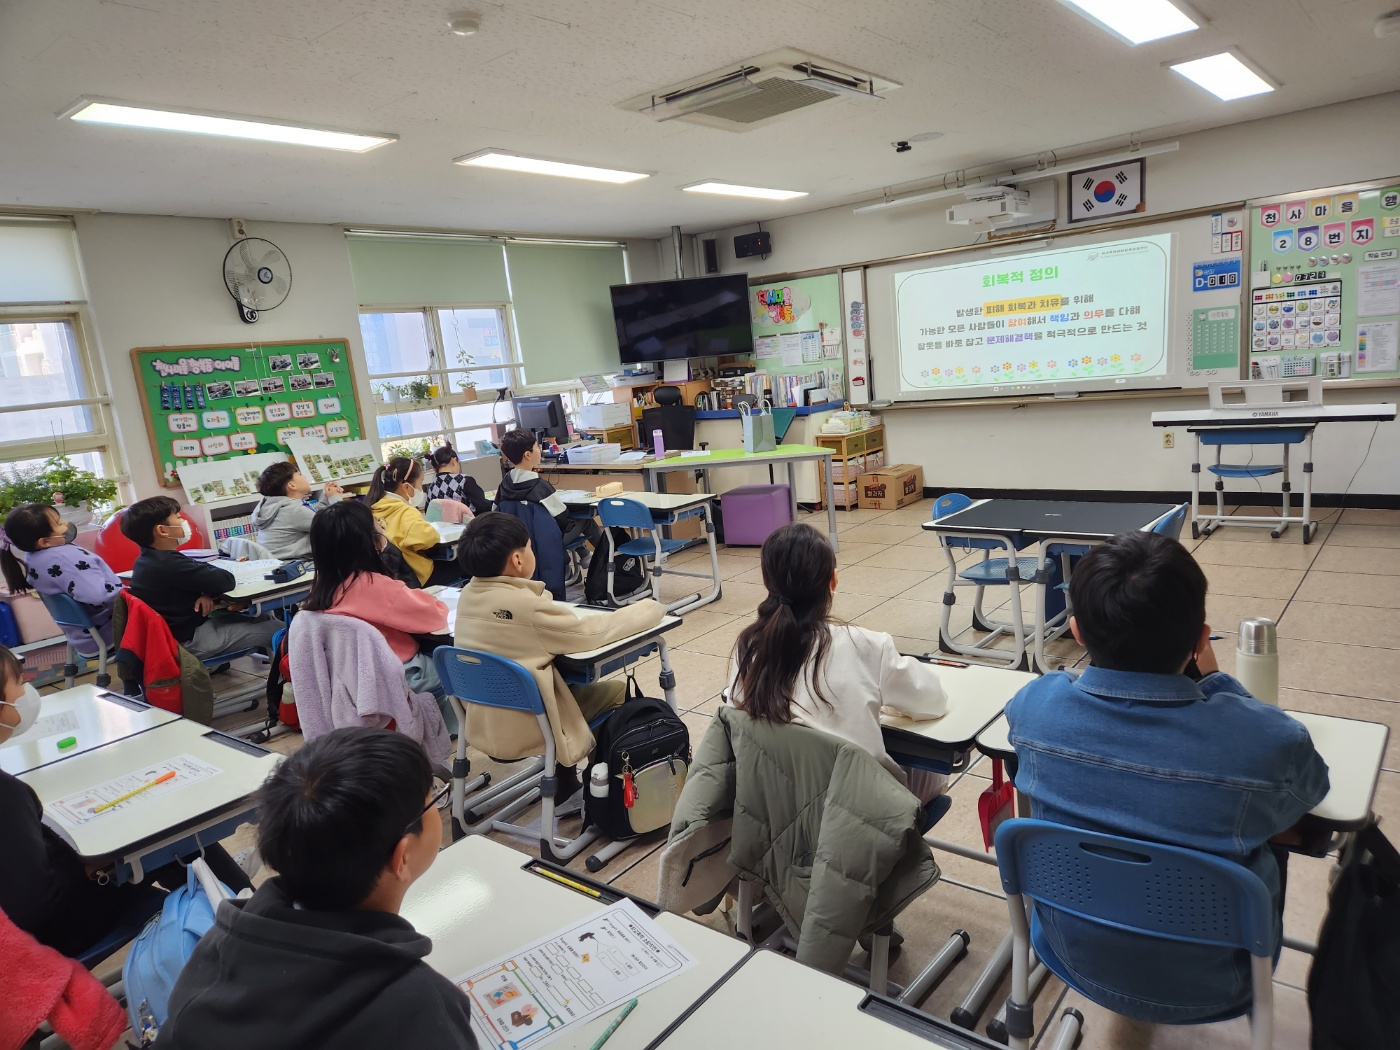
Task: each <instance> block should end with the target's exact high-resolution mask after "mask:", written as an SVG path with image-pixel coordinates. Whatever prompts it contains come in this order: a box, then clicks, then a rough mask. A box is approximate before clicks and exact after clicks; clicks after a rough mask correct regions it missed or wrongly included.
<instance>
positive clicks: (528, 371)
mask: <svg viewBox="0 0 1400 1050" xmlns="http://www.w3.org/2000/svg"><path fill="white" fill-rule="evenodd" d="M506 257H507V259H508V262H509V266H510V288H511V300H512V303H513V304H514V307H515V329H516V335H517V337H518V339H519V340H520V359H521V361H522V362H523V363H524V365H525V381H526V382H527V383H530V384H537V383H557V382H560V381H561V380H565V379H574V378H577V377H578V376H581V375H588V374H590V373H593V372H605V371H616V370H617V369H618V367H619V366H618V356H617V330H616V328H615V326H614V325H613V314H612V297H611V296H610V295H609V294H608V287H609V286H610V285H614V284H625V283H626V281H627V269H626V263H625V255H624V249H623V248H622V246H621V245H617V244H600V245H597V246H593V245H579V244H545V243H532V242H529V241H511V242H509V243H508V244H507V245H506Z"/></svg>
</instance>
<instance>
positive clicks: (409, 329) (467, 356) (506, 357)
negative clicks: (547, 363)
mask: <svg viewBox="0 0 1400 1050" xmlns="http://www.w3.org/2000/svg"><path fill="white" fill-rule="evenodd" d="M360 334H361V337H362V338H363V340H364V344H365V359H366V362H367V364H368V369H369V377H370V384H371V386H372V388H373V389H374V395H375V405H374V408H375V423H376V428H377V433H378V438H379V442H380V448H381V453H382V455H384V456H385V457H386V458H387V457H388V456H389V454H390V449H392V448H393V447H395V446H398V445H402V444H410V445H413V446H420V445H421V444H422V443H423V441H425V440H426V441H427V442H428V444H429V445H430V446H432V445H438V444H441V443H442V442H443V441H451V443H452V445H453V447H454V448H460V449H464V450H470V449H471V448H472V446H473V445H474V444H475V442H476V441H478V440H483V439H489V438H490V434H491V430H490V427H491V423H492V421H493V419H494V418H501V419H506V418H509V416H508V414H504V413H501V410H500V409H499V406H498V405H497V403H496V395H497V393H498V392H499V391H500V390H502V389H503V388H506V387H509V386H510V384H511V378H510V377H511V373H512V370H511V369H506V368H500V369H484V368H483V367H482V366H487V365H493V364H501V365H504V364H510V363H512V361H513V355H512V353H511V339H510V337H509V332H508V331H507V329H506V321H505V308H504V306H503V305H502V306H427V307H422V308H417V309H411V310H410V309H403V310H382V311H381V310H369V311H365V312H363V313H361V314H360ZM415 382H418V383H420V389H416V390H414V389H411V386H412V384H414V383H415ZM464 382H470V383H472V384H474V389H475V391H476V395H477V398H478V400H475V401H468V400H466V393H465V392H464V390H463V386H462V384H463V383H464ZM421 386H426V391H425V390H423V389H421Z"/></svg>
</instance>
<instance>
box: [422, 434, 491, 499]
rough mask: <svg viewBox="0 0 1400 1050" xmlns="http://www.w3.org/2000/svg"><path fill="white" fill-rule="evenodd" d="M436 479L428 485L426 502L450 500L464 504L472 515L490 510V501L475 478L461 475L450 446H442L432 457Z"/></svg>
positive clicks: (459, 464)
mask: <svg viewBox="0 0 1400 1050" xmlns="http://www.w3.org/2000/svg"><path fill="white" fill-rule="evenodd" d="M432 460H433V467H434V469H436V471H437V477H435V478H434V479H433V480H432V481H430V482H429V483H428V490H427V491H428V502H430V503H431V502H432V501H433V500H435V499H452V500H456V501H457V502H458V503H465V504H466V505H467V506H468V507H470V508H471V509H472V513H473V514H485V513H486V512H487V511H488V510H490V509H491V501H490V500H489V499H487V498H486V493H485V492H484V491H483V490H482V488H481V486H480V485H478V484H477V481H476V478H474V477H472V476H471V475H470V474H463V473H462V464H461V461H460V460H458V459H457V450H456V449H454V448H453V447H452V446H451V445H443V446H442V448H439V449H436V450H435V451H434V452H433V455H432Z"/></svg>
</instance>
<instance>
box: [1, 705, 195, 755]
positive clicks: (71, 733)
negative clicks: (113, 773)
mask: <svg viewBox="0 0 1400 1050" xmlns="http://www.w3.org/2000/svg"><path fill="white" fill-rule="evenodd" d="M40 700H41V705H40V707H39V722H37V723H36V724H35V725H34V726H33V727H32V728H31V729H30V730H29V732H27V733H25V734H24V735H23V736H19V737H11V738H10V739H9V740H7V741H6V742H5V743H3V744H0V769H3V770H4V771H5V772H6V773H11V774H14V775H15V776H18V775H19V774H20V773H26V772H28V771H29V770H31V769H38V768H39V767H40V766H47V765H49V764H50V763H52V762H62V761H64V760H65V759H70V758H73V757H74V756H75V755H80V754H83V753H84V752H87V751H93V750H95V749H97V748H99V747H104V746H106V745H107V744H110V743H113V742H114V741H117V740H125V739H126V738H127V737H132V736H136V735H137V734H138V733H144V732H146V730H148V729H153V728H155V727H156V726H159V725H164V724H165V723H167V722H175V721H178V720H179V717H180V716H179V715H176V714H173V713H171V712H169V711H164V710H162V709H161V708H159V707H152V706H151V705H150V704H148V703H146V701H144V700H137V699H136V698H134V697H130V696H122V695H120V694H119V693H111V692H108V691H107V690H105V689H99V688H98V687H97V686H95V685H75V686H74V687H73V688H72V689H65V690H63V691H62V692H59V693H45V694H43V695H42V696H41V697H40ZM45 719H53V720H55V721H53V722H51V723H50V724H49V725H48V726H45V725H44V720H45ZM69 737H76V738H77V743H76V744H74V745H73V746H72V747H66V748H64V749H62V750H59V747H58V742H59V741H60V740H66V739H68V738H69Z"/></svg>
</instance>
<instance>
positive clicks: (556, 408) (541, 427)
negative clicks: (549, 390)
mask: <svg viewBox="0 0 1400 1050" xmlns="http://www.w3.org/2000/svg"><path fill="white" fill-rule="evenodd" d="M510 400H511V405H512V407H514V409H515V425H516V426H518V427H519V428H520V429H521V430H528V431H530V432H531V433H533V434H534V435H535V437H536V438H538V439H539V442H540V444H541V445H544V444H547V443H548V441H549V440H554V441H557V442H559V443H560V444H561V445H562V444H565V443H566V442H567V441H568V440H569V424H568V420H567V419H566V418H565V416H564V399H563V398H562V397H560V396H559V395H558V394H532V395H530V396H527V397H513V398H511V399H510Z"/></svg>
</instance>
